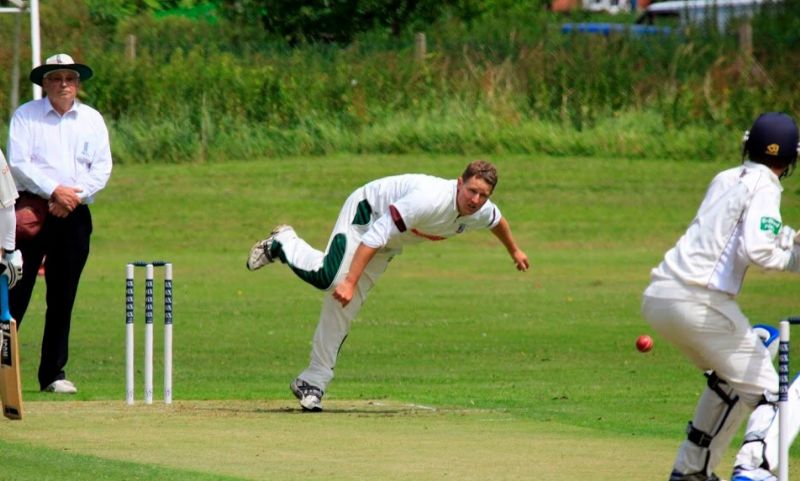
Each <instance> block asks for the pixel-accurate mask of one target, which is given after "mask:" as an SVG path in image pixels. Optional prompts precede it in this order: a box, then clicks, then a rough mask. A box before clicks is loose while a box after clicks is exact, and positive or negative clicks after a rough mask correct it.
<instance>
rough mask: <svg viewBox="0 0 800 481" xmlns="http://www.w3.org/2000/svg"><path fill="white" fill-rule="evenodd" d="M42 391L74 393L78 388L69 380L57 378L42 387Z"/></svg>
mask: <svg viewBox="0 0 800 481" xmlns="http://www.w3.org/2000/svg"><path fill="white" fill-rule="evenodd" d="M42 391H45V392H54V393H56V394H75V393H76V392H78V388H76V387H75V385H74V384H72V382H71V381H67V380H66V379H57V380H55V381H53V382H51V383H50V384H49V385H48V386H47V387H46V388H44V389H42Z"/></svg>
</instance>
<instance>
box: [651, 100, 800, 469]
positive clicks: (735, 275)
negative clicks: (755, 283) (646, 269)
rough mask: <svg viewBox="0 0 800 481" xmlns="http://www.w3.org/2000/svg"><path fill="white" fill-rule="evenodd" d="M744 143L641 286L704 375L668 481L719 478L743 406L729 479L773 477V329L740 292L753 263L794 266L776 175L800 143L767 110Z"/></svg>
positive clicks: (798, 257) (799, 259)
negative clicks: (754, 322)
mask: <svg viewBox="0 0 800 481" xmlns="http://www.w3.org/2000/svg"><path fill="white" fill-rule="evenodd" d="M743 142H744V145H743V159H742V160H743V161H742V163H741V165H739V166H737V167H733V168H730V169H727V170H724V171H722V172H720V173H719V174H717V175H716V176H715V177H714V179H713V180H712V181H711V184H710V185H709V187H708V189H707V191H706V195H705V198H704V199H703V202H702V203H701V204H700V208H699V209H698V211H697V214H696V215H695V217H694V220H693V221H692V222H691V224H690V225H689V227H688V229H687V230H686V232H685V233H684V235H683V236H682V237H681V238H680V239H679V240H678V242H677V244H676V245H675V246H674V247H673V248H672V249H670V250H669V251H668V252H667V253H666V255H665V256H664V259H663V261H662V262H661V264H659V265H658V266H657V267H656V268H655V269H653V271H652V273H651V282H650V285H649V286H648V287H647V289H646V290H645V292H644V299H643V302H642V314H643V316H644V318H645V319H647V321H649V323H650V325H651V326H652V327H653V329H654V330H655V331H656V332H657V333H658V334H660V335H661V336H663V337H664V338H665V339H667V340H668V341H670V342H671V343H672V344H674V345H675V346H676V347H677V348H678V349H680V350H681V351H682V352H683V353H684V355H686V357H687V358H689V360H690V361H691V362H692V363H694V365H695V366H697V367H698V368H700V369H701V370H702V371H704V372H705V375H706V385H707V387H706V388H705V390H704V392H703V393H702V394H701V396H700V400H699V401H698V403H697V407H696V408H695V412H694V417H693V419H692V420H691V421H690V422H689V424H688V426H687V428H686V440H685V441H683V443H682V444H681V446H680V449H679V450H678V455H677V458H676V459H675V464H674V465H673V469H672V473H671V474H670V477H669V481H719V478H718V477H717V475H716V474H714V468H715V467H716V466H717V465H718V464H719V462H720V458H721V457H722V455H723V454H724V453H725V451H726V449H727V448H728V445H729V444H730V442H731V439H732V438H733V436H734V434H735V433H736V432H737V431H738V428H739V426H740V424H741V423H742V422H743V421H744V418H745V417H747V415H748V413H749V414H750V418H749V421H748V422H747V427H746V430H745V437H744V441H743V444H742V446H741V448H740V449H739V452H738V454H737V456H736V460H735V461H734V468H733V475H732V479H731V481H776V480H777V478H776V473H777V472H778V465H777V463H778V424H779V423H778V419H777V401H778V374H777V372H776V370H775V367H774V366H773V362H772V358H773V355H774V353H775V352H777V341H776V340H775V337H776V336H775V335H774V334H773V333H771V332H770V330H769V329H761V328H755V329H754V328H753V327H751V325H750V322H749V321H748V319H747V318H746V317H745V315H744V314H743V313H742V311H741V310H740V308H739V305H738V304H737V302H736V297H737V295H738V294H739V291H740V290H741V288H742V283H743V281H744V277H745V273H746V272H747V269H748V267H750V266H757V267H760V268H763V269H771V270H780V271H783V270H786V271H793V272H800V236H798V234H797V233H796V232H795V231H794V229H792V228H791V227H789V226H787V225H784V224H783V221H782V218H781V212H780V205H781V193H782V191H783V187H782V186H781V180H782V179H784V178H786V177H788V176H789V175H791V173H792V172H793V170H794V168H795V164H796V163H797V155H798V148H800V145H798V128H797V124H796V123H795V121H794V119H792V118H791V117H790V116H788V115H786V114H783V113H777V112H770V113H765V114H762V115H761V116H759V117H758V118H757V119H756V120H755V122H754V123H753V125H752V127H751V128H750V130H749V131H747V132H745V135H744V141H743ZM797 384H798V383H797V382H795V383H794V384H793V385H792V386H791V387H790V390H789V398H790V402H791V403H792V407H793V409H792V411H793V413H794V414H793V416H792V419H790V425H791V426H792V429H791V435H790V438H791V439H794V437H795V436H796V435H797V431H798V427H800V415H798V411H800V398H799V397H798V386H797Z"/></svg>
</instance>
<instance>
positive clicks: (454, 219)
mask: <svg viewBox="0 0 800 481" xmlns="http://www.w3.org/2000/svg"><path fill="white" fill-rule="evenodd" d="M457 186H458V184H457V181H456V180H455V179H442V178H439V177H433V176H430V175H424V174H405V175H396V176H391V177H384V178H382V179H378V180H375V181H372V182H370V183H368V184H366V185H365V186H363V187H362V188H361V189H362V191H363V195H364V199H366V200H367V202H369V204H370V206H371V207H372V212H373V213H374V214H375V215H377V216H378V219H377V220H376V221H375V222H373V223H372V224H371V225H370V227H369V229H368V230H367V232H366V233H365V234H364V236H363V237H362V239H361V241H362V242H363V243H364V244H365V245H367V246H369V247H372V248H376V249H378V248H382V247H387V248H389V249H400V248H402V247H403V246H405V245H409V244H415V243H419V242H422V241H425V240H431V241H438V240H444V239H447V238H448V237H452V236H454V235H456V234H461V233H462V232H467V231H469V230H475V229H486V228H488V229H491V228H493V227H495V226H496V225H497V224H498V223H499V222H500V219H501V214H500V210H499V209H498V208H497V206H495V205H494V204H493V203H492V202H491V201H490V200H487V201H486V203H485V204H484V205H483V206H482V207H481V208H480V209H479V210H478V211H477V212H475V213H474V214H472V215H468V216H459V215H458V208H457V206H456V190H457Z"/></svg>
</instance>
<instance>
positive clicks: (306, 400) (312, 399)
mask: <svg viewBox="0 0 800 481" xmlns="http://www.w3.org/2000/svg"><path fill="white" fill-rule="evenodd" d="M289 388H290V389H291V390H292V393H293V394H294V397H296V398H297V399H299V400H300V406H301V407H302V408H303V411H313V412H318V411H322V395H323V394H324V393H323V392H322V389H320V388H318V387H317V386H312V385H311V384H309V383H307V382H305V381H303V380H302V379H300V378H299V377H298V378H297V379H295V380H294V381H292V384H290V385H289Z"/></svg>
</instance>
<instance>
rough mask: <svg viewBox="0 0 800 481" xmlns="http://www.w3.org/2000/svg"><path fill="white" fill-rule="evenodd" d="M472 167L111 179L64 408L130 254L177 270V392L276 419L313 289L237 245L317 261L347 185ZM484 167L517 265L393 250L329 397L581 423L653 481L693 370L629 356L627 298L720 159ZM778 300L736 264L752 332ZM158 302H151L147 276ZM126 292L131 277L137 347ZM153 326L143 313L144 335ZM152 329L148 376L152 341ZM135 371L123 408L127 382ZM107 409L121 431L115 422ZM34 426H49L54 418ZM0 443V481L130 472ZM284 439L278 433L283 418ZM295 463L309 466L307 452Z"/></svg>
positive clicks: (26, 346) (83, 396)
mask: <svg viewBox="0 0 800 481" xmlns="http://www.w3.org/2000/svg"><path fill="white" fill-rule="evenodd" d="M469 160H471V159H470V158H464V157H454V156H440V157H411V156H396V157H395V156H380V157H375V156H334V157H330V158H317V157H313V158H285V159H279V160H264V161H251V162H238V163H226V164H198V165H125V166H120V167H118V168H117V169H116V170H115V172H114V173H113V175H112V179H111V182H110V184H109V186H108V188H107V189H106V191H104V192H103V193H102V194H101V195H99V196H98V201H97V204H96V205H95V206H93V208H92V213H93V216H94V225H95V231H94V236H93V240H92V242H93V244H92V253H91V256H90V259H89V263H88V265H87V267H86V270H85V271H84V274H83V278H82V283H81V287H80V291H79V294H78V300H77V304H76V307H75V312H74V316H73V317H74V320H73V332H72V337H71V351H70V355H71V357H70V361H69V364H68V366H67V374H68V376H69V378H70V379H72V380H73V381H75V383H76V384H77V386H78V388H79V390H80V392H79V394H77V395H76V396H74V397H70V398H69V399H70V400H79V401H112V402H119V404H120V405H122V403H123V398H124V384H125V382H124V351H123V348H124V314H125V312H124V291H125V283H124V273H125V264H126V263H127V262H129V261H132V260H136V259H143V258H146V259H167V260H170V261H172V262H173V263H174V266H175V284H174V298H175V300H174V318H175V325H174V326H175V327H174V329H175V334H174V336H175V353H174V358H175V361H174V362H175V374H174V390H175V398H176V399H177V400H181V401H203V400H237V401H247V402H252V403H255V405H258V404H259V403H274V402H278V403H284V404H285V406H287V407H286V409H290V407H291V408H294V401H293V400H292V399H290V398H291V394H290V393H289V390H288V384H289V382H290V381H291V379H292V378H293V377H294V376H295V375H296V374H297V373H299V372H300V371H301V370H302V369H303V368H304V367H305V365H306V363H307V361H308V354H309V348H310V340H311V336H312V334H313V331H314V328H315V325H316V321H317V316H318V314H319V308H320V300H321V298H322V296H323V295H325V294H324V293H321V292H319V291H316V290H314V289H312V288H311V287H309V286H308V285H305V284H303V283H302V282H300V281H299V280H297V279H296V278H295V277H294V275H293V274H292V273H291V272H290V271H289V269H286V268H285V267H284V266H281V265H275V266H268V267H266V268H264V269H263V270H261V271H258V272H248V271H246V269H245V268H244V261H245V257H246V254H247V252H248V250H249V248H250V247H251V245H252V243H253V242H255V241H256V240H258V239H260V238H262V237H263V236H264V235H265V233H267V232H268V231H269V230H270V229H271V227H272V226H273V225H274V224H278V223H291V224H292V225H294V226H295V228H296V229H297V231H298V233H299V234H300V235H301V236H303V237H304V238H306V239H307V240H308V241H309V242H310V243H311V244H312V245H316V246H319V247H322V246H323V244H324V243H325V242H326V240H327V238H328V235H329V233H330V232H329V231H330V228H331V226H332V224H333V221H334V220H335V218H336V215H337V213H338V210H339V207H340V205H341V203H342V202H343V200H344V199H345V198H346V197H347V195H348V194H349V193H350V192H351V190H353V189H354V188H355V187H357V186H359V185H361V184H362V183H364V182H366V181H368V180H371V179H373V178H376V177H379V176H384V175H390V174H396V173H403V172H426V173H431V174H436V175H441V176H445V177H454V176H456V175H458V174H459V173H460V172H461V170H462V169H463V167H464V165H466V163H467V162H468V161H469ZM491 160H493V161H495V162H496V163H497V165H498V166H499V170H500V182H499V185H498V188H497V191H496V193H495V196H494V200H495V201H496V202H497V204H498V205H499V206H500V208H501V210H502V212H503V214H504V215H505V216H506V217H507V218H508V219H509V221H510V222H511V225H512V229H513V231H514V235H515V237H516V240H517V241H518V243H519V244H520V245H521V246H522V248H523V249H524V250H526V252H527V253H528V255H529V257H530V259H531V262H532V269H531V271H530V272H528V273H519V272H516V271H515V270H514V268H513V264H512V261H511V260H510V258H509V257H508V255H507V253H506V252H505V250H504V249H503V248H502V247H501V246H500V244H499V243H498V242H497V241H496V239H494V237H493V236H492V235H491V234H490V233H489V232H488V231H485V232H479V233H474V234H470V235H467V236H464V237H463V238H458V239H453V240H450V241H448V242H444V243H435V244H423V245H420V246H413V247H410V248H408V249H406V251H405V252H404V253H403V254H402V255H401V256H399V257H397V258H396V259H395V260H394V261H393V262H392V263H391V265H390V267H389V269H388V271H387V272H386V274H385V275H384V276H383V278H382V279H381V281H380V282H379V284H378V285H377V286H376V287H375V289H374V290H373V291H372V293H371V295H370V298H369V300H368V303H367V304H366V305H365V306H364V308H363V310H362V312H361V314H360V316H359V317H358V318H357V319H356V320H355V322H354V323H353V328H352V331H351V335H350V337H349V338H348V340H347V343H346V344H345V345H344V347H343V349H342V352H341V356H340V362H339V364H338V366H337V369H336V373H337V376H336V379H335V380H334V381H333V383H332V384H331V386H330V388H329V392H328V393H326V399H325V400H326V402H329V403H348V402H356V403H361V402H371V401H385V402H393V403H410V404H415V405H425V406H434V407H437V408H439V409H449V410H460V409H477V410H486V412H490V413H503V416H508V419H511V420H513V421H514V423H521V425H522V426H529V427H530V428H531V429H532V430H533V432H532V433H531V434H530V435H531V436H536V435H537V434H536V432H538V431H539V430H540V429H542V427H543V426H544V429H546V430H547V431H548V432H553V433H561V432H568V433H574V432H575V431H574V430H576V429H578V430H583V431H581V432H584V433H591V434H590V435H589V437H596V438H600V439H603V440H604V442H606V443H611V444H613V443H621V442H626V440H631V439H633V438H636V439H639V441H638V442H639V443H644V445H646V446H658V447H661V448H664V446H666V447H665V448H664V449H661V451H660V452H662V454H663V460H659V461H660V462H661V464H660V465H657V466H655V467H654V468H653V469H654V470H656V472H657V473H662V472H667V470H668V469H669V466H670V463H671V459H672V457H673V455H674V450H676V449H677V445H678V443H679V441H680V439H681V438H682V436H683V434H682V433H683V428H684V425H685V423H686V421H687V420H688V419H689V418H690V417H691V414H692V412H693V408H694V403H695V400H696V397H697V396H698V395H699V393H700V392H701V390H702V388H703V387H704V385H703V377H702V375H701V373H700V372H698V371H696V370H695V369H694V368H693V367H692V366H690V365H689V363H688V361H686V360H684V359H683V357H682V356H681V355H680V354H679V353H678V352H677V351H676V350H674V349H673V348H672V347H671V346H669V345H668V344H667V343H666V342H665V341H663V340H661V339H659V338H658V337H655V343H656V345H655V348H654V350H653V351H652V352H651V353H648V354H644V355H643V354H640V353H638V352H637V351H636V350H635V347H634V342H635V339H636V337H637V336H638V335H639V334H642V333H650V329H649V327H648V326H647V324H646V323H645V322H644V321H643V320H642V319H641V317H640V314H639V303H640V300H641V293H642V291H643V289H644V288H645V286H646V285H647V282H648V278H649V271H650V269H651V268H652V267H653V266H654V265H656V264H657V263H658V262H659V260H660V259H661V257H662V255H663V253H664V252H665V251H666V250H667V249H668V248H669V247H670V246H672V245H673V243H674V242H675V241H676V240H677V238H678V236H680V234H681V233H682V232H683V230H684V228H685V227H686V225H687V224H688V222H689V221H690V220H691V217H692V216H693V214H694V212H695V210H696V208H697V206H698V204H699V202H700V200H701V199H702V196H703V194H704V191H705V188H706V186H707V183H708V181H709V180H710V178H711V177H712V175H713V174H714V173H715V172H716V171H718V170H720V169H722V168H725V167H726V166H728V165H733V164H734V163H735V159H734V160H733V161H732V162H730V163H727V164H723V163H689V162H663V161H659V160H623V161H620V160H617V159H592V158H572V159H564V158H546V157H496V158H492V159H491ZM785 185H786V189H785V191H784V209H783V215H784V220H785V221H786V222H787V223H788V224H790V225H792V224H793V225H798V224H800V198H799V197H798V193H800V187H798V185H799V184H798V179H796V178H789V179H788V180H787V181H786V182H785ZM139 274H140V276H139V279H141V278H142V276H141V272H139ZM157 277H158V276H157ZM42 284H43V283H42ZM796 286H797V281H796V278H795V277H792V276H791V275H789V274H783V273H763V272H760V271H758V270H751V272H750V275H749V278H748V282H747V283H746V285H745V290H744V292H743V293H742V296H741V304H742V307H743V309H744V312H745V313H746V314H747V315H749V316H750V318H751V320H752V321H753V322H767V323H772V324H775V323H776V322H777V320H778V319H779V318H781V317H782V316H785V315H788V314H796V313H797V305H796V299H797V296H796ZM156 292H157V294H158V295H157V297H156V303H157V304H158V303H159V302H160V295H161V292H162V291H161V283H160V281H158V282H157V283H156ZM34 295H35V299H34V300H33V302H32V307H31V309H30V310H29V313H28V315H27V316H26V318H25V319H24V322H23V323H22V327H21V331H20V336H21V342H22V365H23V371H24V372H23V381H24V385H23V388H24V396H25V398H26V401H27V402H28V407H29V409H30V410H32V411H33V412H34V413H35V412H36V410H37V409H38V410H40V411H41V410H42V409H45V406H47V405H49V404H50V403H42V402H40V401H53V400H59V401H60V400H62V398H54V396H53V395H47V394H43V393H39V392H38V391H37V387H38V386H37V383H36V377H35V375H36V366H37V363H38V352H39V349H40V344H39V343H40V338H41V330H42V317H43V314H42V313H43V301H44V299H43V296H44V289H43V286H37V288H36V291H35V294H34ZM143 295H144V293H143V285H142V283H141V282H139V283H138V284H137V293H136V299H137V320H138V321H139V324H138V325H137V342H138V344H137V347H138V349H137V351H141V340H142V332H143V331H142V329H141V326H142V323H141V321H142V320H143V313H142V309H141V308H142V304H143V302H142V301H143ZM160 314H161V313H160V312H159V311H158V310H157V312H156V319H157V322H158V321H159V319H160ZM156 325H157V328H156V340H157V343H156V353H157V356H156V371H155V372H156V381H157V382H160V379H161V378H160V375H161V371H160V367H161V364H160V362H161V357H160V351H159V348H160V337H161V332H160V331H161V330H160V328H159V327H160V323H157V324H156ZM137 354H140V352H137ZM140 365H141V362H140V361H137V366H140ZM137 376H138V378H137V388H138V389H139V392H137V397H138V398H141V379H142V377H141V370H140V369H139V370H138V372H137ZM157 390H158V387H157ZM157 398H158V396H157ZM56 405H58V403H56ZM66 406H67V405H66V404H65V410H67V408H66ZM48 409H49V408H48ZM70 409H71V408H70ZM137 409H138V408H137ZM290 410H291V409H290ZM136 412H138V411H136ZM279 412H280V410H279ZM167 416H168V414H167ZM199 416H200V417H202V413H200V414H199ZM112 417H113V419H125V417H126V414H125V410H124V409H123V410H121V411H120V412H115V413H114V415H113V416H112ZM456 417H457V416H456ZM44 418H45V419H48V420H50V421H52V422H53V423H58V419H59V415H57V414H55V413H52V418H50V417H49V416H44ZM146 420H147V418H146V417H143V418H142V422H145V423H146V422H147V421H146ZM312 422H313V421H312ZM477 422H478V424H479V425H480V424H481V423H484V422H487V421H486V420H485V419H483V418H479V420H478V421H477ZM18 425H19V426H21V427H20V428H15V429H19V430H20V432H22V431H24V429H23V428H24V426H25V421H23V422H22V423H19V424H18ZM4 429H8V428H7V426H4V423H0V448H2V452H3V453H5V452H10V453H12V454H11V456H12V459H13V460H14V461H13V462H12V463H11V466H12V469H11V471H7V470H6V469H7V468H6V467H7V466H8V465H9V464H8V463H7V462H6V460H7V459H8V458H6V456H5V455H3V456H2V457H0V461H1V462H2V463H3V472H0V480H6V479H9V480H12V479H13V480H17V479H22V480H27V479H47V478H43V477H37V476H38V475H39V474H40V473H45V472H46V471H41V470H37V469H36V468H26V469H27V470H26V469H23V468H21V467H19V466H22V465H29V464H30V463H33V460H34V459H38V458H39V457H40V456H39V455H40V454H41V457H43V458H45V459H48V460H49V461H48V462H52V463H56V464H71V463H74V464H76V465H84V463H88V464H89V465H92V466H95V468H96V469H98V470H102V471H103V472H106V473H107V474H106V475H105V476H106V477H105V478H91V479H109V480H116V479H120V480H121V479H131V478H129V477H128V478H126V476H125V475H124V473H126V472H127V471H128V468H129V466H127V465H125V464H121V463H119V462H116V461H114V462H112V461H109V460H107V459H106V458H104V457H103V456H102V455H97V454H96V451H90V452H79V453H73V452H59V451H55V452H52V451H49V450H48V449H52V446H50V447H49V448H45V447H44V446H45V445H47V443H46V442H45V441H42V440H28V441H22V440H21V439H26V438H25V435H24V433H23V434H19V436H20V437H18V438H14V439H17V440H16V441H8V438H7V437H6V436H4ZM86 429H87V431H88V430H92V429H94V427H90V425H87V426H86ZM186 429H189V427H188V425H187V428H186ZM269 429H270V428H269V427H265V430H266V431H269ZM286 429H287V430H290V431H291V430H292V427H291V424H290V425H289V427H287V428H286ZM298 429H302V427H298ZM310 429H312V430H311V431H310V432H309V436H312V437H313V428H310ZM15 433H16V431H15ZM378 436H380V434H378ZM585 437H586V434H582V435H580V436H579V437H578V438H577V441H576V442H578V443H580V442H582V441H580V440H581V439H583V438H585ZM67 439H69V438H68V437H67ZM4 441H6V442H4ZM27 443H30V444H31V445H29V444H27ZM40 450H45V451H46V452H44V451H40ZM89 455H93V456H95V457H90V456H89ZM648 455H650V454H648ZM587 456H589V457H590V454H587ZM488 461H490V460H487V462H488ZM634 461H635V460H634ZM292 462H298V463H299V464H302V463H303V462H306V463H311V462H313V456H311V455H310V454H309V457H308V459H306V460H303V459H300V460H292ZM245 464H246V463H245ZM15 465H16V466H17V467H19V468H14V466H15ZM16 469H19V471H17V470H16ZM137 469H141V470H142V474H141V475H139V476H140V477H139V478H136V479H184V478H183V477H181V476H188V475H186V474H185V473H184V472H183V471H180V469H178V468H176V467H175V466H174V465H173V466H172V468H167V467H160V468H158V469H165V470H166V471H164V472H160V471H157V473H156V474H155V475H151V474H148V473H149V470H150V469H156V468H155V467H152V466H150V465H149V464H147V463H145V465H144V466H143V467H140V468H137ZM170 469H178V470H177V471H171V470H170ZM566 469H573V468H569V467H568V468H566ZM574 469H577V468H574ZM9 472H10V473H11V474H5V473H9ZM206 472H207V473H208V471H206ZM569 472H572V471H569ZM569 472H565V473H564V474H565V475H566V477H570V475H569ZM577 472H578V471H574V472H573V474H575V473H577ZM14 473H19V476H17V475H15V474H14ZM115 473H122V474H119V475H117V474H115ZM159 473H160V474H159ZM720 474H724V473H723V472H720ZM293 475H294V476H299V474H298V472H294V473H291V472H290V473H289V474H287V475H286V479H292V476H293ZM4 476H6V477H4ZM9 476H10V477H9ZM148 476H150V477H148ZM159 476H160V477H159ZM243 476H244V475H243ZM264 476H266V475H264ZM246 477H248V478H249V479H282V478H280V477H277V478H275V477H269V476H268V477H264V478H259V476H258V475H256V474H253V475H247V476H246ZM357 478H358V475H355V474H354V475H353V477H352V478H348V477H347V476H345V475H341V479H357ZM412 478H413V477H412ZM412 478H409V479H412ZM74 479H85V478H81V477H76V478H74ZM186 479H188V478H186ZM192 479H223V478H214V477H209V478H200V477H198V478H192ZM397 479H402V478H401V477H398V478H397ZM508 479H511V478H508ZM545 479H546V478H545ZM550 479H559V478H555V477H554V478H550ZM596 479H616V478H615V477H613V476H611V475H609V477H603V476H599V477H598V478H596Z"/></svg>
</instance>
